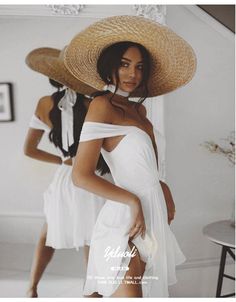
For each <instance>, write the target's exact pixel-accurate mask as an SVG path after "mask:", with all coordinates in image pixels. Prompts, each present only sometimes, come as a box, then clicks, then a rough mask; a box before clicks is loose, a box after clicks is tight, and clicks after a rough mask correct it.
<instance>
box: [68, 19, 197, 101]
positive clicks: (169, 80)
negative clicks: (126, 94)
mask: <svg viewBox="0 0 236 302" xmlns="http://www.w3.org/2000/svg"><path fill="white" fill-rule="evenodd" d="M120 41H131V42H136V43H139V44H142V45H143V46H144V47H145V48H146V49H147V50H148V51H149V53H150V55H151V74H150V79H149V81H148V90H149V93H148V96H149V97H153V96H158V95H162V94H164V93H167V92H170V91H173V90H175V89H176V88H178V87H181V86H183V85H185V84H187V83H188V82H189V81H190V80H191V79H192V77H193V75H194V73H195V71H196V56H195V54H194V51H193V49H192V47H191V46H190V45H189V44H188V43H187V42H186V41H185V40H184V39H182V38H181V37H179V36H178V35H177V34H176V33H174V32H173V31H172V30H170V29H169V28H168V27H167V26H164V25H161V24H159V23H157V22H154V21H152V20H149V19H146V18H143V17H137V16H115V17H109V18H106V19H103V20H100V21H98V22H96V23H94V24H92V25H91V26H89V27H88V28H86V29H85V30H83V31H82V32H80V33H79V34H78V35H76V36H75V37H74V38H73V39H72V41H71V43H70V44H69V45H68V47H67V49H66V50H65V54H64V62H65V65H66V68H67V69H68V70H69V72H70V73H71V74H72V75H73V76H74V77H75V78H77V79H79V80H80V81H82V82H84V83H86V84H88V85H89V86H92V87H93V88H94V90H102V89H103V87H104V85H105V84H106V83H104V82H103V81H102V80H101V78H100V76H99V74H98V73H97V60H98V58H99V55H100V53H101V51H102V50H103V49H104V48H106V47H108V46H110V45H112V44H114V43H116V42H120ZM142 94H143V93H142V90H141V89H137V90H136V91H134V92H133V93H132V96H137V97H139V96H142Z"/></svg>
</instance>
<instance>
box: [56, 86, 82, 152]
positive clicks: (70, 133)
mask: <svg viewBox="0 0 236 302" xmlns="http://www.w3.org/2000/svg"><path fill="white" fill-rule="evenodd" d="M76 98H77V95H76V92H74V91H73V90H71V89H69V88H67V89H66V92H65V94H64V96H63V98H62V99H61V100H60V101H59V103H58V105H57V106H58V108H59V109H60V110H61V138H62V147H63V149H64V150H65V151H68V150H69V147H70V146H71V145H73V143H74V129H73V106H74V105H75V103H76Z"/></svg>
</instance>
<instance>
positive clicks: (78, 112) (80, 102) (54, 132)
mask: <svg viewBox="0 0 236 302" xmlns="http://www.w3.org/2000/svg"><path fill="white" fill-rule="evenodd" d="M49 81H50V83H51V85H52V86H54V87H55V88H57V91H56V92H54V93H53V94H52V96H51V97H52V99H53V107H52V109H51V111H50V112H49V119H50V121H51V123H52V129H51V131H50V133H49V140H50V141H51V142H52V143H53V144H54V145H55V146H56V147H58V148H59V149H60V150H61V152H62V153H63V155H64V156H70V157H71V158H72V157H74V156H75V155H76V152H77V148H78V144H79V140H80V134H81V130H82V127H83V123H84V119H85V116H86V114H87V108H86V106H85V103H84V100H85V96H84V95H82V94H79V93H77V98H76V103H75V105H74V106H73V117H74V122H73V130H74V131H73V133H74V143H73V145H71V146H70V147H69V148H68V149H69V150H68V151H66V150H64V149H63V147H62V137H61V131H62V130H61V110H60V109H59V108H58V103H59V101H60V100H61V98H62V97H63V96H64V95H65V92H66V89H63V85H62V84H60V83H58V82H56V81H54V80H52V79H49ZM96 170H97V171H99V172H100V174H101V175H104V174H106V173H110V169H109V167H108V166H107V164H106V162H105V160H104V159H103V157H102V155H101V154H100V157H99V160H98V164H97V167H96Z"/></svg>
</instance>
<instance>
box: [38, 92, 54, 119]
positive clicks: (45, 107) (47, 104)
mask: <svg viewBox="0 0 236 302" xmlns="http://www.w3.org/2000/svg"><path fill="white" fill-rule="evenodd" d="M52 107H53V99H52V97H51V96H50V95H47V96H43V97H41V98H40V99H39V101H38V104H37V107H36V110H35V115H36V116H37V117H39V118H40V119H41V120H44V117H45V116H48V114H49V112H50V111H51V109H52Z"/></svg>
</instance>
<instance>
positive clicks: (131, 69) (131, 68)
mask: <svg viewBox="0 0 236 302" xmlns="http://www.w3.org/2000/svg"><path fill="white" fill-rule="evenodd" d="M129 76H130V78H134V77H135V68H133V67H130V70H129Z"/></svg>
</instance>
